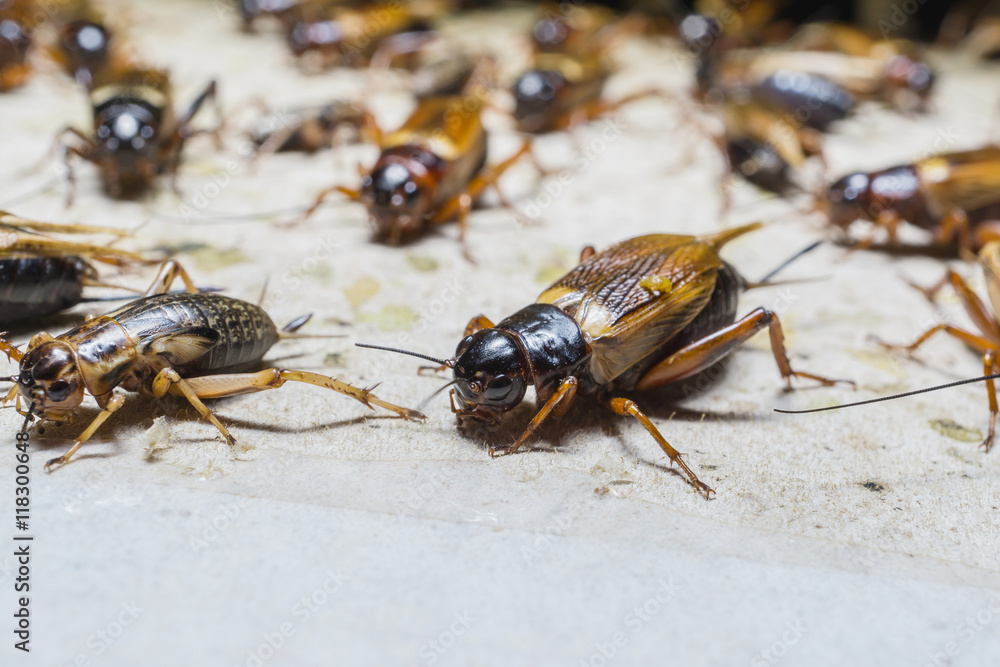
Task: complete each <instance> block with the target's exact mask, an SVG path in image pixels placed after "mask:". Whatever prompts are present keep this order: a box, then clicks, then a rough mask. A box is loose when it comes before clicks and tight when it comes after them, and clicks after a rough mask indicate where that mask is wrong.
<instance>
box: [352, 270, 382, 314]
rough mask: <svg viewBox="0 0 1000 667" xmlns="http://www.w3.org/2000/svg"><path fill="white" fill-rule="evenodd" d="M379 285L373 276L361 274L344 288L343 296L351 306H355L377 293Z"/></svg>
mask: <svg viewBox="0 0 1000 667" xmlns="http://www.w3.org/2000/svg"><path fill="white" fill-rule="evenodd" d="M379 289H381V285H380V284H379V282H378V281H377V280H375V279H374V278H369V277H368V276H362V277H360V278H358V279H357V280H355V281H354V282H353V283H351V284H350V285H348V286H347V287H345V288H344V296H346V297H347V300H348V301H350V303H351V306H352V307H353V308H357V307H358V306H360V305H361V304H363V303H364V302H365V301H367V300H368V299H370V298H372V297H373V296H375V295H376V294H378V291H379Z"/></svg>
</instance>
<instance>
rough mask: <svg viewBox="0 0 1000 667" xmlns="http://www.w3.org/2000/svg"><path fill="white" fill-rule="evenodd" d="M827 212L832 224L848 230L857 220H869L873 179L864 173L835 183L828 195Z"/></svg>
mask: <svg viewBox="0 0 1000 667" xmlns="http://www.w3.org/2000/svg"><path fill="white" fill-rule="evenodd" d="M825 204H826V207H825V208H826V212H827V215H828V216H829V219H830V223H831V224H833V225H836V226H837V227H840V228H841V229H846V228H847V227H848V226H849V225H850V224H851V223H852V222H854V221H855V220H863V219H866V218H868V216H867V215H866V211H868V210H870V209H871V178H870V176H869V175H868V174H866V173H865V172H862V171H857V172H854V173H851V174H847V175H846V176H843V177H842V178H840V179H838V180H837V181H835V182H834V183H833V184H832V185H831V186H830V187H829V188H828V189H827V193H826V202H825Z"/></svg>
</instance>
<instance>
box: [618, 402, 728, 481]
mask: <svg viewBox="0 0 1000 667" xmlns="http://www.w3.org/2000/svg"><path fill="white" fill-rule="evenodd" d="M608 407H609V408H611V410H612V411H613V412H615V413H616V414H619V415H622V416H623V417H624V416H628V417H635V418H636V419H637V420H638V421H639V423H640V424H642V426H643V428H645V429H646V430H647V431H648V432H649V434H650V435H651V436H653V439H654V440H656V442H657V444H659V445H660V449H662V450H663V451H664V453H665V454H666V455H667V456H668V457H670V461H671V463H676V464H677V465H678V466H680V468H681V470H683V471H684V474H686V475H687V476H688V480H689V481H690V482H691V485H692V486H693V487H694V488H695V489H697V490H698V491H700V492H702V493H704V494H705V497H706V498H711V497H712V494H713V493H715V491H713V490H712V488H711V487H710V486H708V484H705V483H704V482H702V481H701V480H700V479H698V476H697V475H695V474H694V472H693V471H692V470H691V468H689V467H688V466H687V464H686V463H684V460H683V459H682V458H681V456H682V454H681V453H680V452H678V451H677V450H676V449H674V448H673V447H672V446H671V445H670V443H669V442H667V440H666V438H664V437H663V435H661V434H660V431H659V430H658V429H657V428H656V427H655V426H654V425H653V422H651V421H649V417H647V416H646V415H644V414H643V413H642V411H641V410H640V409H639V406H638V405H636V404H635V402H634V401H631V400H629V399H627V398H612V399H609V400H608Z"/></svg>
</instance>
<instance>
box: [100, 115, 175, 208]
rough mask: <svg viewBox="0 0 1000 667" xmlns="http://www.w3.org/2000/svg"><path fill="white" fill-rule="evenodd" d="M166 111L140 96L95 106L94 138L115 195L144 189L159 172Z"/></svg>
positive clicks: (105, 173)
mask: <svg viewBox="0 0 1000 667" xmlns="http://www.w3.org/2000/svg"><path fill="white" fill-rule="evenodd" d="M161 114H162V111H161V110H160V109H158V108H156V107H154V106H153V105H151V104H149V103H146V102H144V101H143V100H139V99H131V98H116V99H114V100H111V101H109V103H107V104H104V105H101V106H100V107H98V108H96V109H95V110H94V125H95V128H94V135H95V138H94V142H95V144H96V145H97V151H98V154H99V155H100V157H101V160H100V161H101V168H102V170H103V172H104V180H105V185H106V187H107V189H108V192H109V193H110V194H111V195H112V196H113V197H130V196H134V195H136V194H139V193H141V192H142V191H143V190H145V189H146V188H147V187H148V186H149V184H150V183H151V182H152V181H153V179H154V178H155V177H156V175H157V173H158V172H159V167H158V166H157V165H158V155H157V153H158V150H159V141H158V135H159V131H160V121H161Z"/></svg>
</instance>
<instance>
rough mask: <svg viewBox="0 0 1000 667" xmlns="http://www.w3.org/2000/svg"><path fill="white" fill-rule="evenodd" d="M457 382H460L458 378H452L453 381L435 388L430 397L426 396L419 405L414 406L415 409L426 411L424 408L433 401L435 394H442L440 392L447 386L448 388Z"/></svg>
mask: <svg viewBox="0 0 1000 667" xmlns="http://www.w3.org/2000/svg"><path fill="white" fill-rule="evenodd" d="M456 382H458V380H452V381H451V382H446V383H445V385H444V386H443V387H439V388H438V389H435V390H434V393H433V394H431V395H430V396H428V397H427V398H425V399H424V400H422V401H420V405H418V406H417V407H415V408H413V409H414V410H416V411H417V412H423V411H424V408H426V407H427V404H428V403H430V402H431V400H433V398H434V397H435V396H437V395H438V394H440V393H441V392H442V391H444V390H445V389H447V388H448V387H450V386H451V385H453V384H455V383H456Z"/></svg>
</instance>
